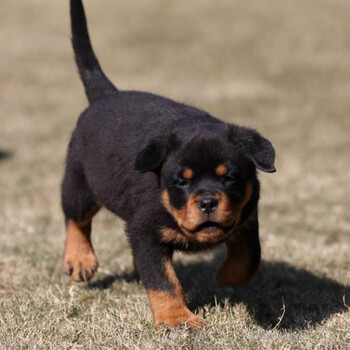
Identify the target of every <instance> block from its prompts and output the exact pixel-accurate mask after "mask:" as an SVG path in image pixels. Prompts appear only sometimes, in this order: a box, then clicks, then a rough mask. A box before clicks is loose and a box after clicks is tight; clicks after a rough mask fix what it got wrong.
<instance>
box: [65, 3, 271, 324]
mask: <svg viewBox="0 0 350 350" xmlns="http://www.w3.org/2000/svg"><path fill="white" fill-rule="evenodd" d="M70 6H71V22H72V24H71V25H72V42H73V48H74V53H75V59H76V63H77V66H78V70H79V74H80V77H81V80H82V82H83V84H84V87H85V91H86V95H87V98H88V100H89V107H88V108H87V109H86V110H85V111H84V112H83V113H82V114H81V116H80V117H79V120H78V122H77V126H76V128H75V130H74V132H73V135H72V138H71V141H70V144H69V148H68V154H67V162H66V169H65V174H64V178H63V182H62V207H63V212H64V215H65V219H66V233H67V235H66V244H65V251H64V270H65V272H66V273H67V274H69V275H71V277H72V279H73V280H74V281H88V280H90V279H91V278H92V277H93V275H94V272H96V270H97V268H98V260H97V258H96V256H95V253H94V249H93V247H92V244H91V221H92V218H93V216H94V215H95V214H96V213H97V211H98V210H99V209H100V208H101V207H105V208H107V209H108V210H110V211H111V212H113V213H115V214H116V215H117V216H119V217H120V218H122V219H123V220H124V221H125V222H126V234H127V237H128V239H129V242H130V245H131V248H132V253H133V257H134V267H135V273H137V274H138V275H139V276H140V278H141V281H142V283H143V284H144V286H145V288H146V290H147V294H148V297H149V301H150V304H151V308H152V312H153V315H154V319H155V323H156V325H157V326H159V325H162V324H165V325H166V326H167V327H172V326H175V325H178V324H180V323H187V325H188V326H190V327H191V328H194V329H195V328H199V327H200V326H202V325H203V324H204V321H203V320H202V319H200V318H199V317H197V316H196V315H194V314H193V313H192V312H191V311H190V310H189V309H188V307H187V306H186V301H185V298H184V294H183V291H182V288H181V285H180V283H179V280H178V279H177V277H176V274H175V271H174V267H173V264H172V255H173V252H174V251H176V250H181V251H186V252H196V251H201V250H207V249H209V248H212V247H215V246H217V245H220V244H223V245H225V246H226V248H227V258H226V260H225V262H224V263H223V265H222V266H221V267H220V268H219V270H218V272H217V280H218V281H219V282H220V283H222V284H225V285H230V286H241V285H244V284H246V283H248V282H249V281H250V280H251V279H252V278H253V277H254V276H255V275H256V274H257V272H258V270H259V265H260V243H259V227H258V208H257V204H258V200H259V181H258V179H257V174H256V169H260V170H262V171H265V172H269V173H272V172H274V171H275V167H274V158H275V151H274V149H273V146H272V145H271V143H270V141H268V140H267V139H265V138H264V137H262V136H261V135H260V134H259V133H258V132H256V131H255V130H252V129H249V128H245V127H241V126H237V125H233V124H227V123H224V122H222V121H220V120H218V119H216V118H214V117H212V116H211V115H209V114H208V113H206V112H204V111H201V110H199V109H196V108H193V107H190V106H187V105H184V104H181V103H177V102H174V101H172V100H170V99H167V98H164V97H161V96H156V95H153V94H149V93H145V92H137V91H121V90H118V89H117V88H116V87H115V86H114V85H113V84H112V83H111V82H110V81H109V80H108V78H107V77H106V76H105V74H104V73H103V71H102V69H101V67H100V65H99V63H98V61H97V58H96V56H95V54H94V52H93V49H92V46H91V43H90V39H89V34H88V29H87V24H86V18H85V14H84V9H83V5H82V2H81V0H71V1H70Z"/></svg>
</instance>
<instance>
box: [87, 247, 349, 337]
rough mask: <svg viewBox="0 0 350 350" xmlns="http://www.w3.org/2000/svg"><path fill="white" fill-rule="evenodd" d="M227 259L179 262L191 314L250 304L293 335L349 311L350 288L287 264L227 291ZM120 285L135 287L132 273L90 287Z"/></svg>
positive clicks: (268, 267)
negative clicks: (223, 280) (222, 277)
mask: <svg viewBox="0 0 350 350" xmlns="http://www.w3.org/2000/svg"><path fill="white" fill-rule="evenodd" d="M223 260H224V254H223V252H222V251H219V252H218V253H217V254H216V255H215V257H214V258H213V259H212V260H211V261H207V260H204V261H196V262H184V263H183V262H176V263H175V269H176V273H177V275H178V277H179V279H180V282H181V284H182V286H183V289H184V291H185V294H186V299H187V300H188V303H189V308H190V309H191V310H196V309H197V308H199V307H202V306H204V305H206V306H216V305H219V306H224V305H225V306H226V307H227V305H228V306H234V305H235V304H237V303H244V304H245V305H246V307H247V310H248V312H249V314H250V315H251V316H252V318H253V319H254V321H255V322H256V323H257V324H258V325H260V326H261V327H263V328H265V329H271V328H274V327H276V326H278V327H276V328H277V329H279V330H280V331H293V330H296V329H303V328H307V327H310V326H316V325H317V324H319V323H321V322H322V321H324V320H326V319H328V318H329V317H331V316H332V315H333V314H335V313H341V312H346V311H349V306H347V304H346V303H348V304H349V303H350V287H349V286H344V285H342V284H340V283H338V282H336V281H334V280H332V279H330V278H328V277H320V276H316V275H315V274H313V273H312V272H309V271H307V270H304V269H296V268H295V267H293V266H290V265H288V264H287V263H284V262H275V261H266V262H263V264H262V267H261V271H260V273H259V275H258V276H257V277H256V278H255V280H254V281H253V282H251V283H250V284H249V285H247V286H245V287H232V288H231V287H224V286H221V285H219V284H218V283H217V282H216V280H215V273H216V270H217V268H218V266H219V265H220V264H221V263H222V261H223ZM115 281H126V282H129V283H130V282H135V281H137V279H136V278H135V277H134V275H133V274H132V273H128V272H124V273H122V274H118V275H108V276H106V277H104V278H102V279H99V280H97V281H95V282H92V283H90V284H89V285H88V288H89V289H107V288H110V287H111V286H112V284H113V283H114V282H115Z"/></svg>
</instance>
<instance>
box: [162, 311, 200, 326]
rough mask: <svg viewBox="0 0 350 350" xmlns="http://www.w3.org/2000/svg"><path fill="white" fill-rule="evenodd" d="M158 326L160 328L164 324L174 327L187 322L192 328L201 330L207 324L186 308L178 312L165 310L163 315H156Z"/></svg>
mask: <svg viewBox="0 0 350 350" xmlns="http://www.w3.org/2000/svg"><path fill="white" fill-rule="evenodd" d="M155 321H156V327H157V328H158V329H160V328H162V327H163V326H165V327H167V328H172V327H175V326H178V325H181V324H185V325H186V326H187V327H189V328H191V329H192V330H199V329H200V328H202V327H203V326H204V325H205V321H204V320H203V319H202V318H201V317H198V316H196V315H195V314H194V313H192V312H191V311H190V310H188V309H187V308H186V309H184V310H176V312H174V311H172V312H164V313H163V314H161V315H158V317H157V316H156V320H155Z"/></svg>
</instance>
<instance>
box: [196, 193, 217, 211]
mask: <svg viewBox="0 0 350 350" xmlns="http://www.w3.org/2000/svg"><path fill="white" fill-rule="evenodd" d="M218 204H219V201H218V200H217V199H216V198H213V197H205V198H202V199H201V200H200V201H199V202H198V204H197V205H198V208H199V209H200V210H201V211H202V212H203V213H206V214H210V213H212V212H213V211H215V210H216V208H217V207H218Z"/></svg>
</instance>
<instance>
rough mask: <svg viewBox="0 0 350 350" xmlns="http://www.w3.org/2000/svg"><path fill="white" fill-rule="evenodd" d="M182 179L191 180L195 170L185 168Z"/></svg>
mask: <svg viewBox="0 0 350 350" xmlns="http://www.w3.org/2000/svg"><path fill="white" fill-rule="evenodd" d="M182 177H183V178H184V179H186V180H190V179H192V177H193V170H192V169H190V168H184V170H183V172H182Z"/></svg>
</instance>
